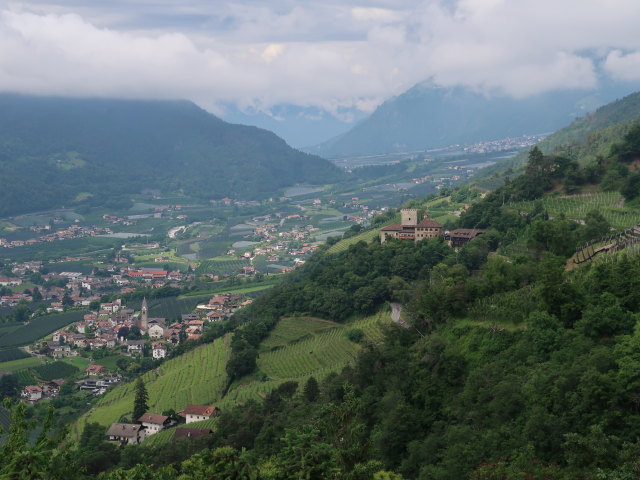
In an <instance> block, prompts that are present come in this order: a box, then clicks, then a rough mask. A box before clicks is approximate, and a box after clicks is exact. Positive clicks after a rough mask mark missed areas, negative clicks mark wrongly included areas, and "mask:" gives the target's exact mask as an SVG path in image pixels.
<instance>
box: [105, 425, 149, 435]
mask: <svg viewBox="0 0 640 480" xmlns="http://www.w3.org/2000/svg"><path fill="white" fill-rule="evenodd" d="M141 428H142V425H138V424H134V423H112V424H111V426H110V427H109V430H107V435H109V436H110V437H136V436H137V435H138V432H139V431H140V429H141Z"/></svg>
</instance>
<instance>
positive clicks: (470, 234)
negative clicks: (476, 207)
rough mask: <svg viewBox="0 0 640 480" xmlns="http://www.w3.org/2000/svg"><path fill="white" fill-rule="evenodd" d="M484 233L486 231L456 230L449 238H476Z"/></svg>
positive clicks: (477, 229)
mask: <svg viewBox="0 0 640 480" xmlns="http://www.w3.org/2000/svg"><path fill="white" fill-rule="evenodd" d="M483 232H484V230H482V229H479V228H456V229H455V230H453V231H452V232H450V233H449V236H450V237H457V238H474V237H477V236H478V235H480V234H481V233H483Z"/></svg>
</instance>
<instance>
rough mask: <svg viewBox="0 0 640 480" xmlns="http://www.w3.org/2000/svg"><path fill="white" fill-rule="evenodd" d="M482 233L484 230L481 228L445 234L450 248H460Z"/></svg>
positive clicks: (461, 229) (456, 230) (459, 229)
mask: <svg viewBox="0 0 640 480" xmlns="http://www.w3.org/2000/svg"><path fill="white" fill-rule="evenodd" d="M482 233H484V230H482V229H479V228H457V229H455V230H453V231H451V232H445V233H444V239H445V240H447V242H448V243H449V246H450V247H452V248H458V247H461V246H462V245H464V244H465V243H467V242H470V241H471V240H473V239H474V238H476V237H477V236H478V235H480V234H482Z"/></svg>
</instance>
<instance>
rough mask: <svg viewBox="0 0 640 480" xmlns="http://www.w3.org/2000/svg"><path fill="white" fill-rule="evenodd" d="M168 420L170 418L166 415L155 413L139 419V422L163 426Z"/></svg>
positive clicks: (146, 414)
mask: <svg viewBox="0 0 640 480" xmlns="http://www.w3.org/2000/svg"><path fill="white" fill-rule="evenodd" d="M168 419H169V417H167V416H165V415H157V414H155V413H145V414H144V415H142V416H141V417H140V418H139V419H138V421H139V422H144V423H155V424H156V425H162V424H163V423H164V422H166V421H167V420H168Z"/></svg>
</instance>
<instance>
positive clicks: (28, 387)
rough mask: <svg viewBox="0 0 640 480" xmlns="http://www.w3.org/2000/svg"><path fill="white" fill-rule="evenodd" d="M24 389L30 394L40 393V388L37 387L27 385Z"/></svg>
mask: <svg viewBox="0 0 640 480" xmlns="http://www.w3.org/2000/svg"><path fill="white" fill-rule="evenodd" d="M24 389H25V390H26V391H27V392H32V393H35V392H42V388H40V387H39V386H38V385H28V386H26V387H24Z"/></svg>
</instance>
